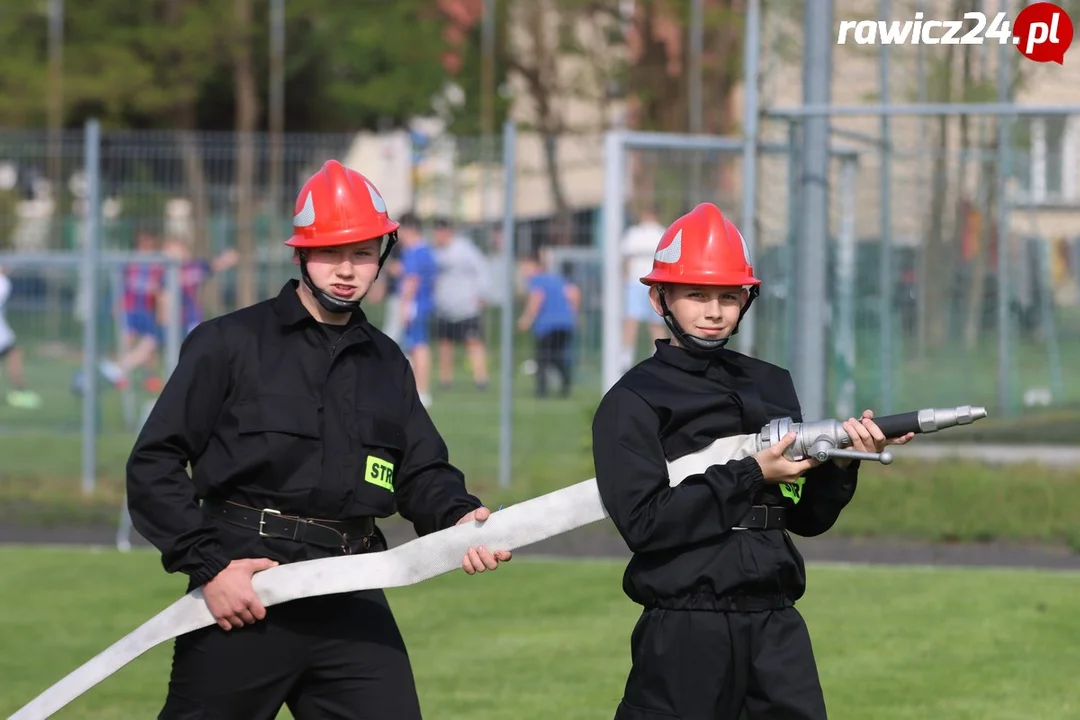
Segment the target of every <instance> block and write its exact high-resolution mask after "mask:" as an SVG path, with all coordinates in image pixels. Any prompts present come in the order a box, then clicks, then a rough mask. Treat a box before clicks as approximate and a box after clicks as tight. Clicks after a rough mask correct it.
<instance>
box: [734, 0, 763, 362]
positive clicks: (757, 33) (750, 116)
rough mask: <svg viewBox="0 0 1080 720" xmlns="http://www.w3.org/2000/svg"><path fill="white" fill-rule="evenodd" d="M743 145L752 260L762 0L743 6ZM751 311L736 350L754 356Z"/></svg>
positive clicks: (746, 234)
mask: <svg viewBox="0 0 1080 720" xmlns="http://www.w3.org/2000/svg"><path fill="white" fill-rule="evenodd" d="M743 43H744V44H743V92H744V95H745V97H744V99H743V134H744V141H743V148H742V184H743V188H742V191H743V194H742V222H741V223H740V228H739V230H740V231H741V232H742V236H743V240H744V241H746V247H747V250H749V252H750V258H751V261H752V260H753V258H754V257H756V252H757V250H756V248H757V143H758V133H759V130H758V94H757V90H758V73H759V61H760V59H761V46H760V43H761V0H749V2H748V3H747V5H746V38H745V40H744V41H743ZM756 329H757V326H756V323H755V322H754V313H747V314H746V316H745V317H744V318H743V322H742V326H741V327H740V328H739V334H738V335H736V336H735V338H736V340H737V341H738V343H737V344H738V347H739V350H740V351H741V352H743V353H745V354H747V355H753V354H754V349H755V342H754V340H755V337H754V336H755V330H756Z"/></svg>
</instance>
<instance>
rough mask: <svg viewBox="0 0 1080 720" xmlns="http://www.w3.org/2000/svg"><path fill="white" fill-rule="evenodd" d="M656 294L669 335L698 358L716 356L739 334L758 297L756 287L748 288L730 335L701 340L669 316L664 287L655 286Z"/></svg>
mask: <svg viewBox="0 0 1080 720" xmlns="http://www.w3.org/2000/svg"><path fill="white" fill-rule="evenodd" d="M656 292H657V294H658V295H659V296H660V309H661V310H663V311H664V324H666V325H667V326H668V329H669V330H671V334H672V335H674V336H675V339H676V340H678V341H679V344H680V345H682V346H683V347H684V348H686V350H687V352H689V353H690V354H692V355H697V356H699V357H711V356H713V355H718V354H719V353H720V351H722V350H723V349H724V347H725V346H726V345H727V344H728V340H730V339H731V336H732V335H735V334H737V333H738V332H739V323H741V322H742V319H743V316H744V315H746V311H747V310H749V309H750V305H751V304H752V303H753V302H754V298H756V297H757V296H758V288H757V286H754V287H751V288H750V297H749V298H747V300H746V304H745V305H743V308H742V310H740V311H739V319H738V320H736V321H735V329H734V330H732V331H731V334H730V335H728V336H727V337H724V338H716V339H715V340H714V339H711V338H702V337H698V336H696V335H691V334H690V333H688V332H686V331H685V330H683V328H682V326H680V325H679V321H678V320H676V319H675V316H674V315H672V314H671V310H670V309H669V308H668V304H667V298H666V297H665V293H664V286H663V285H657V286H656Z"/></svg>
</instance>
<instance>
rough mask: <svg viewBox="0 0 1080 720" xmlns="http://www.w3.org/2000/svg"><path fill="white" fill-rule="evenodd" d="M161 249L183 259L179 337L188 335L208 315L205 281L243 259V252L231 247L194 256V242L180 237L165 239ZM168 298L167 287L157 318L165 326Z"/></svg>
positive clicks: (180, 261)
mask: <svg viewBox="0 0 1080 720" xmlns="http://www.w3.org/2000/svg"><path fill="white" fill-rule="evenodd" d="M162 252H163V253H164V254H165V255H166V256H168V257H170V258H173V259H175V260H177V261H179V263H180V307H181V311H180V328H181V330H180V337H181V338H185V337H187V335H188V333H190V332H191V331H192V330H194V329H195V326H196V325H198V324H199V323H201V322H202V321H203V320H204V319H205V313H204V311H203V306H202V300H201V298H200V297H199V294H200V292H201V290H202V287H203V285H204V284H205V283H206V281H207V280H209V279H210V277H211V276H212V275H215V274H217V273H220V272H224V271H225V270H228V269H230V268H232V267H234V266H235V265H236V263H237V262H238V261H239V260H240V254H239V253H237V252H236V250H233V249H229V250H225V251H224V252H222V253H221V254H220V255H218V256H217V257H215V258H214V259H213V260H207V259H206V258H193V257H192V256H191V246H190V245H189V244H188V243H187V242H186V241H184V240H181V239H180V238H170V239H169V240H168V241H166V243H165V246H164V247H163V248H162ZM166 285H167V283H166ZM168 301H169V293H168V289H167V287H166V288H164V289H163V290H162V292H161V302H160V303H159V313H158V321H159V322H160V323H161V325H162V327H167V323H168V317H169V316H168V312H169V306H168Z"/></svg>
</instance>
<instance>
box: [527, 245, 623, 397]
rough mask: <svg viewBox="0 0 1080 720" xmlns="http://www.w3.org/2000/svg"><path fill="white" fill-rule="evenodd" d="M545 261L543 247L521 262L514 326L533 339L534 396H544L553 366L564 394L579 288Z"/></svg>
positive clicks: (567, 386) (568, 383) (567, 385)
mask: <svg viewBox="0 0 1080 720" xmlns="http://www.w3.org/2000/svg"><path fill="white" fill-rule="evenodd" d="M549 262H550V251H549V250H548V248H546V247H544V248H541V249H540V251H539V253H538V255H537V256H535V257H530V258H528V259H527V260H526V261H525V263H524V265H525V267H524V272H525V278H526V280H525V282H526V289H527V292H528V295H527V297H526V300H525V309H524V311H523V312H522V314H521V318H520V319H519V320H518V329H519V330H521V331H522V332H527V331H529V330H532V334H533V338H534V340H535V344H536V345H535V347H536V350H535V352H536V396H537V397H547V395H548V374H549V372H550V371H552V370H554V371H555V373H556V374H558V376H559V379H560V381H561V382H560V394H561V395H562V396H563V397H567V396H569V395H570V388H571V380H572V371H571V365H572V362H571V352H570V350H571V345H572V344H573V341H574V328H575V327H576V326H577V315H578V309H579V308H580V307H581V290H580V289H579V288H578V287H577V286H576V285H574V284H573V283H572V282H570V281H569V280H567V279H566V277H565V275H563V274H562V273H559V272H554V271H552V270H549V269H548V266H549ZM643 287H644V286H643Z"/></svg>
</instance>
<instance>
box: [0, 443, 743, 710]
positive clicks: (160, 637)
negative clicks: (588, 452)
mask: <svg viewBox="0 0 1080 720" xmlns="http://www.w3.org/2000/svg"><path fill="white" fill-rule="evenodd" d="M758 442H759V436H758V435H739V436H735V437H730V438H723V439H721V440H717V441H716V442H715V443H713V444H712V445H710V446H709V447H707V448H705V449H704V450H700V451H698V452H696V453H693V454H692V455H687V456H685V457H681V458H679V459H677V460H674V461H672V462H670V463H668V471H669V474H670V477H671V484H672V485H677V484H678V483H679V482H682V480H684V479H685V478H687V477H690V476H691V475H696V474H699V473H702V472H704V471H705V470H706V468H708V467H709V466H710V465H716V464H723V463H725V462H727V461H729V460H735V459H739V458H744V457H747V456H749V455H752V454H754V453H755V452H757V446H758ZM607 516H608V514H607V511H606V510H605V509H604V506H603V503H601V501H600V493H599V492H598V491H597V488H596V479H595V478H593V479H591V480H586V481H585V482H581V483H578V484H576V485H571V486H569V487H565V488H563V489H561V490H556V491H555V492H552V493H548V494H547V495H541V496H540V497H536V498H533V499H531V500H526V501H525V502H522V503H518V504H517V505H511V506H510V507H507V508H503V509H502V510H499V511H498V512H493V513H492V514H491V516H490V517H489V518H488V519H487V520H485V521H484V522H482V523H480V522H477V523H472V524H467V525H457V526H454V527H451V528H447V529H446V530H440V531H439V532H435V533H431V534H429V535H425V536H423V537H420V538H417V539H415V540H411V541H409V542H407V543H405V544H403V545H400V546H398V547H396V548H392V549H390V550H387V551H385V552H379V553H370V554H367V555H345V556H342V557H332V558H324V559H321V560H309V561H306V562H298V563H287V564H285V565H278V566H277V567H273V568H270V569H269V570H263V571H262V572H259V573H256V574H255V575H254V577H252V586H253V587H254V588H255V593H256V594H257V595H258V596H259V600H260V601H262V604H263V605H265V606H266V607H270V606H271V605H278V604H280V603H284V602H288V601H290V600H299V599H300V598H306V597H315V596H318V595H332V594H335V593H348V592H357V591H359V590H374V589H378V588H392V587H401V586H404V585H415V584H417V583H420V582H423V581H424V580H429V579H431V578H433V577H436V576H438V575H443V574H445V573H448V572H451V571H453V570H457V569H460V568H461V560H462V558H463V557H465V553H466V552H468V549H469V548H470V547H475V546H477V545H483V546H484V547H488V548H491V549H492V550H517V549H519V548H523V547H526V546H528V545H533V544H535V543H538V542H540V541H542V540H547V539H548V538H551V537H555V536H556V535H561V534H563V533H565V532H569V531H571V530H574V529H576V528H579V527H581V526H583V525H588V524H589V523H593V522H596V521H597V520H603V519H604V518H606V517H607ZM215 622H216V621H215V620H214V617H213V616H212V615H211V614H210V611H209V610H208V609H207V607H206V602H205V601H204V600H203V597H202V591H201V590H198V589H196V590H193V591H191V592H190V593H188V594H187V595H185V596H184V597H182V598H180V599H179V600H177V601H176V602H174V603H173V604H172V605H170V606H169V607H167V608H165V609H164V610H163V611H161V612H160V613H158V614H157V615H155V616H154V617H152V618H150V619H149V620H147V621H146V622H145V623H143V624H142V625H140V626H139V627H138V628H136V629H135V630H134V631H133V632H131V633H130V634H129V635H127V636H125V637H123V638H121V639H120V640H119V641H118V642H116V643H115V644H113V645H111V646H110V647H108V648H106V649H105V650H104V651H102V652H101V653H99V654H98V655H96V656H95V657H93V658H91V659H90V660H88V661H87V662H86V663H84V664H83V665H82V666H81V667H79V668H77V669H75V670H74V671H73V672H71V673H70V674H69V675H67V677H65V678H63V679H62V680H60V681H59V682H58V683H56V684H55V685H53V686H52V687H50V688H49V689H48V690H46V691H45V692H43V693H42V694H41V695H38V696H37V697H36V698H34V699H33V700H32V701H31V702H30V703H28V704H27V705H25V706H23V707H22V708H21V709H20V710H18V711H17V712H16V713H15V714H14V715H12V716H11V717H10V718H9V720H43V719H44V718H47V717H50V716H52V715H53V713H55V712H57V711H59V710H60V709H61V708H63V707H64V706H66V705H67V704H68V703H70V702H71V701H72V700H74V699H75V698H77V697H79V696H80V695H82V694H83V693H85V692H86V691H87V690H89V689H90V688H92V687H94V686H95V685H97V684H98V683H100V682H101V681H103V680H105V678H107V677H109V676H110V675H112V674H113V673H115V672H116V671H117V670H119V669H120V668H122V667H124V666H125V665H127V664H128V663H129V662H131V661H132V660H134V659H135V658H137V657H139V656H140V655H142V654H143V653H145V652H147V651H148V650H150V649H151V648H153V647H155V646H156V645H160V644H161V643H163V642H166V641H167V640H172V639H173V638H175V637H178V636H180V635H183V634H184V633H189V632H192V631H193V630H198V629H199V628H203V627H207V626H209V625H213V624H215Z"/></svg>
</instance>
